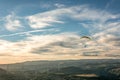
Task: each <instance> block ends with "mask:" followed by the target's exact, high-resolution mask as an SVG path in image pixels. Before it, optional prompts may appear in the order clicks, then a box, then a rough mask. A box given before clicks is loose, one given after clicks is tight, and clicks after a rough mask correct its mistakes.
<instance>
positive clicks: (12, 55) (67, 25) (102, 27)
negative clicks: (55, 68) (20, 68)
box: [0, 0, 120, 64]
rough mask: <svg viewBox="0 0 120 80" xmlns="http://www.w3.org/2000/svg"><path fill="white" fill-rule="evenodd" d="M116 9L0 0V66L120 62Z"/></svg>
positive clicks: (98, 1)
mask: <svg viewBox="0 0 120 80" xmlns="http://www.w3.org/2000/svg"><path fill="white" fill-rule="evenodd" d="M119 4H120V0H0V64H4V63H16V62H23V61H32V60H70V59H103V58H104V59H118V58H120V32H119V31H120V5H119ZM82 36H89V37H90V38H91V40H85V39H81V37H82ZM84 46H86V47H84Z"/></svg>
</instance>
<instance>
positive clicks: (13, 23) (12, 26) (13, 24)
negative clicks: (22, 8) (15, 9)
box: [5, 13, 22, 31]
mask: <svg viewBox="0 0 120 80" xmlns="http://www.w3.org/2000/svg"><path fill="white" fill-rule="evenodd" d="M20 27H22V23H21V22H20V20H19V19H17V17H16V16H15V14H14V13H11V14H9V15H7V16H6V17H5V28H6V29H7V30H9V31H15V30H17V29H18V28H20Z"/></svg>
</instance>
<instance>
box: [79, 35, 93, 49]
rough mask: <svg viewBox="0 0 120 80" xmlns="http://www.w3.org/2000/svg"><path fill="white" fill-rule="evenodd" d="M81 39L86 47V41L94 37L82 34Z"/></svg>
mask: <svg viewBox="0 0 120 80" xmlns="http://www.w3.org/2000/svg"><path fill="white" fill-rule="evenodd" d="M80 39H81V40H82V43H83V46H84V48H86V47H87V45H86V42H87V41H89V40H92V38H91V37H89V36H82V37H81V38H80Z"/></svg>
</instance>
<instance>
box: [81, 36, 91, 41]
mask: <svg viewBox="0 0 120 80" xmlns="http://www.w3.org/2000/svg"><path fill="white" fill-rule="evenodd" d="M81 39H89V40H91V38H90V37H89V36H82V37H81Z"/></svg>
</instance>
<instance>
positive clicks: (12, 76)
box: [0, 59, 120, 80]
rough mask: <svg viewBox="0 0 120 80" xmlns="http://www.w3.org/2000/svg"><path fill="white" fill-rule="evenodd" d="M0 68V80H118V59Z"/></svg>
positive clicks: (119, 71) (46, 62) (28, 63)
mask: <svg viewBox="0 0 120 80" xmlns="http://www.w3.org/2000/svg"><path fill="white" fill-rule="evenodd" d="M0 67H1V68H2V69H0V75H2V76H3V75H4V77H2V76H0V80H30V79H35V80H120V77H119V76H120V59H85V60H57V61H27V62H23V63H16V64H3V65H0ZM3 69H6V70H3ZM76 75H77V76H76ZM84 75H85V77H84ZM88 76H90V77H88ZM94 76H95V77H94ZM96 76H97V77H96ZM2 78H4V79H2ZM7 78H8V79H7ZM58 78H59V79H58Z"/></svg>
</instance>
